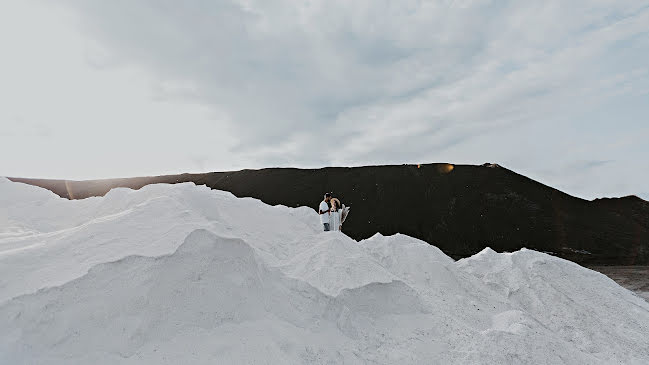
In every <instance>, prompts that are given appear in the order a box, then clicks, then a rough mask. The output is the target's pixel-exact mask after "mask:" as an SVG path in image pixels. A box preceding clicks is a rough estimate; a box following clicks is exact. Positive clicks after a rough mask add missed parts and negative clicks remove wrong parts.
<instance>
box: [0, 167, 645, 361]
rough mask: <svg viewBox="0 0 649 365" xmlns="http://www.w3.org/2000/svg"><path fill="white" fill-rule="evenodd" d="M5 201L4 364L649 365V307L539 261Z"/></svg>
mask: <svg viewBox="0 0 649 365" xmlns="http://www.w3.org/2000/svg"><path fill="white" fill-rule="evenodd" d="M0 200H2V201H3V202H4V203H6V205H4V206H6V207H7V210H6V211H5V212H3V214H4V215H5V216H4V219H2V220H0V363H48V364H57V363H70V362H74V363H99V364H101V363H106V364H108V363H110V364H114V363H137V364H147V363H151V364H161V363H187V362H191V363H198V364H200V363H206V364H207V363H212V362H213V361H214V359H219V361H222V362H224V363H287V364H292V363H342V362H345V363H352V364H355V363H359V364H362V363H372V364H394V363H400V364H418V363H445V364H446V363H449V364H454V363H457V364H467V363H574V364H581V363H589V364H608V363H638V364H640V363H647V362H648V361H649V353H648V351H649V350H648V349H649V339H648V338H647V336H646V333H648V332H649V328H648V326H649V304H647V303H646V302H644V301H642V300H640V299H639V298H638V297H636V296H635V295H633V294H632V293H631V292H629V291H627V290H625V289H623V288H621V287H619V286H617V284H615V283H614V282H612V281H611V280H609V279H607V278H606V277H604V276H603V275H600V274H598V273H595V272H593V271H591V270H587V269H584V268H582V267H580V266H578V265H575V264H573V263H570V262H567V261H565V260H560V259H557V258H554V257H551V256H547V255H545V254H541V253H538V252H534V251H529V250H522V251H519V252H516V253H513V254H498V253H495V252H493V251H491V250H488V249H487V250H485V251H483V252H481V253H480V254H478V255H476V256H474V257H472V258H469V259H465V260H460V261H458V262H454V261H453V260H451V259H450V258H449V257H447V256H446V255H444V254H443V253H442V252H441V251H439V250H438V249H437V248H435V247H433V246H430V245H428V244H426V243H424V242H421V241H419V240H416V239H413V238H410V237H407V236H403V235H396V236H391V237H384V236H381V235H376V236H374V237H372V238H370V239H368V240H364V241H362V242H359V243H356V242H354V241H353V240H350V239H349V238H347V237H345V236H343V235H341V234H339V233H335V232H330V233H325V232H320V225H319V223H318V219H317V214H316V213H315V212H314V211H313V210H311V209H308V208H300V209H289V208H286V207H282V206H276V207H271V206H268V205H265V204H263V203H261V202H259V201H258V200H254V199H237V198H235V197H234V196H232V195H231V194H229V193H226V192H219V191H210V190H209V189H207V188H205V187H196V186H194V185H191V184H180V185H173V186H169V185H154V186H147V187H145V188H143V189H141V190H138V191H132V190H128V189H117V190H115V191H112V192H111V193H109V194H108V195H107V196H106V197H105V198H92V199H85V200H82V201H76V202H71V201H67V200H64V199H60V198H58V197H56V196H52V195H51V194H50V193H49V192H44V191H41V190H40V189H37V188H33V187H29V186H26V185H22V184H15V183H11V182H8V181H6V180H1V179H0ZM16 227H22V228H20V229H23V228H24V229H23V231H21V232H22V233H21V234H4V232H7V231H10V230H14V233H15V232H16V231H17V230H18V229H17V228H16Z"/></svg>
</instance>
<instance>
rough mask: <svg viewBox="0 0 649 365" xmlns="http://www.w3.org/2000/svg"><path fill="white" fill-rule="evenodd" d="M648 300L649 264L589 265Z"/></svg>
mask: <svg viewBox="0 0 649 365" xmlns="http://www.w3.org/2000/svg"><path fill="white" fill-rule="evenodd" d="M590 269H593V270H595V271H599V272H601V273H602V274H604V275H606V276H608V277H609V278H611V279H613V280H615V281H616V282H617V283H618V284H620V285H621V286H623V287H625V288H627V289H629V290H631V291H633V292H635V293H636V294H638V295H639V296H640V297H642V298H644V300H646V301H647V302H649V266H591V267H590Z"/></svg>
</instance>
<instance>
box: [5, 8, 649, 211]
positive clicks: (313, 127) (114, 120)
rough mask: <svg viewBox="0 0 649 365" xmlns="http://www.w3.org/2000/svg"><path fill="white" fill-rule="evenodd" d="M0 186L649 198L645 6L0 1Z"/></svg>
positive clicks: (648, 15) (648, 11)
mask: <svg viewBox="0 0 649 365" xmlns="http://www.w3.org/2000/svg"><path fill="white" fill-rule="evenodd" d="M0 44H2V45H3V46H2V49H1V50H0V52H1V57H0V175H2V176H19V177H40V178H67V179H94V178H109V177H127V176H143V175H160V174H170V173H181V172H206V171H223V170H235V169H242V168H263V167H289V166H290V167H303V168H318V167H325V166H361V165H382V164H402V163H429V162H450V163H456V164H482V163H485V162H491V163H498V164H500V165H502V166H504V167H507V168H509V169H512V170H514V171H516V172H518V173H521V174H523V175H526V176H529V177H530V178H532V179H535V180H538V181H540V182H542V183H544V184H546V185H550V186H553V187H555V188H558V189H560V190H562V191H565V192H567V193H569V194H572V195H575V196H578V197H582V198H586V199H593V198H597V197H602V196H625V195H631V194H634V195H638V196H640V197H642V198H644V199H647V200H649V143H648V141H649V0H610V1H609V0H574V1H570V2H567V1H560V0H547V1H531V0H516V1H513V0H512V1H507V0H497V1H495V0H494V1H489V0H455V1H453V0H437V1H411V0H403V1H381V0H371V1H370V0H367V1H366V0H357V1H348V0H341V1H337V0H310V1H298V0H290V1H289V0H278V1H268V0H212V1H207V0H206V1H199V0H197V1H191V2H179V1H173V0H132V1H127V0H115V1H103V0H62V1H58V2H48V1H43V0H0Z"/></svg>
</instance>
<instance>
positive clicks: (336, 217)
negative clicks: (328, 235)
mask: <svg viewBox="0 0 649 365" xmlns="http://www.w3.org/2000/svg"><path fill="white" fill-rule="evenodd" d="M341 213H342V210H341V209H338V211H336V212H334V211H331V212H329V228H330V229H331V230H332V231H340V214H341Z"/></svg>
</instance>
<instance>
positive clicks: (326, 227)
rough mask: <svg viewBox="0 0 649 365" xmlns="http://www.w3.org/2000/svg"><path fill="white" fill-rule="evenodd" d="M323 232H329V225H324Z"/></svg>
mask: <svg viewBox="0 0 649 365" xmlns="http://www.w3.org/2000/svg"><path fill="white" fill-rule="evenodd" d="M324 230H325V232H327V231H329V223H324Z"/></svg>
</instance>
